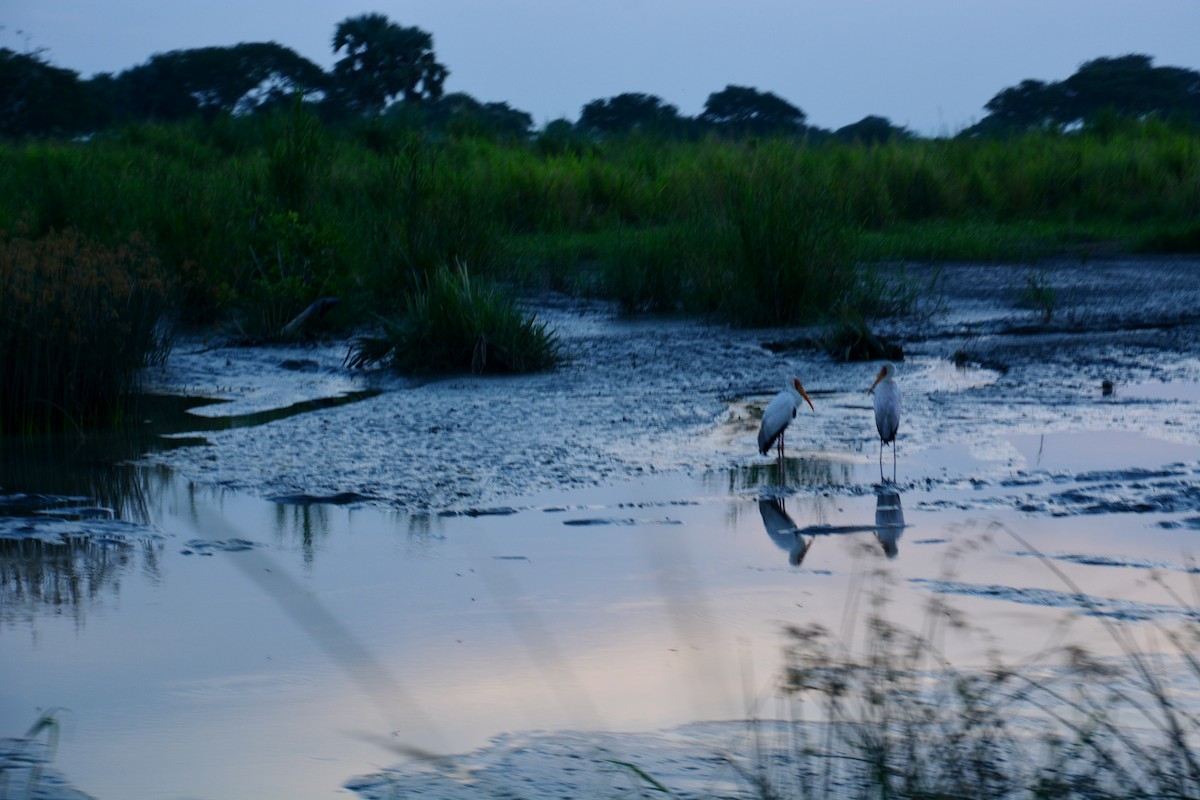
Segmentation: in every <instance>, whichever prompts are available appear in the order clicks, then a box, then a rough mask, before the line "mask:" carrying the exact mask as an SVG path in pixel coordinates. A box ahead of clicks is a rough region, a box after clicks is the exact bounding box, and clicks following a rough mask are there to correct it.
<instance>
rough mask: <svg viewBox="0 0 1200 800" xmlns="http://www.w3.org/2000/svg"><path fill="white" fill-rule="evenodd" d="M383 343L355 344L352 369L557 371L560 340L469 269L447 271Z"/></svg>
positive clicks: (428, 284)
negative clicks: (480, 280) (387, 367)
mask: <svg viewBox="0 0 1200 800" xmlns="http://www.w3.org/2000/svg"><path fill="white" fill-rule="evenodd" d="M381 324H382V328H383V333H382V335H381V336H375V337H369V336H368V337H360V338H358V339H356V340H355V342H354V345H353V347H352V348H351V351H350V353H349V355H348V356H347V363H348V364H349V366H351V367H354V368H358V367H366V366H371V365H372V364H378V363H383V364H387V365H388V366H391V367H392V368H394V369H396V370H399V371H401V372H408V373H426V372H458V371H462V372H466V371H468V370H469V371H471V372H474V373H476V374H479V373H504V372H514V373H521V372H538V371H542V370H547V369H552V368H553V367H554V366H555V365H556V364H558V362H559V360H560V359H561V357H562V354H561V348H560V344H559V341H558V337H557V335H556V334H555V333H554V332H553V331H552V330H550V329H549V328H548V326H547V324H546V323H545V322H539V321H538V320H537V319H536V317H534V316H533V315H531V314H527V313H525V312H523V311H521V310H520V309H519V308H517V306H516V304H515V303H514V302H513V300H512V299H511V298H510V297H508V296H507V295H505V294H504V293H503V292H501V291H500V290H499V289H497V288H495V287H494V286H491V285H489V284H487V283H486V282H483V283H481V282H479V281H476V280H474V279H472V278H471V276H470V274H469V273H468V271H467V267H466V265H465V264H462V263H460V264H458V265H457V266H455V267H454V268H449V267H443V268H441V269H439V270H437V271H435V272H434V273H433V274H432V275H430V276H429V277H428V278H427V279H426V280H425V282H424V283H423V285H422V286H421V287H420V288H418V289H416V290H414V291H413V292H412V293H411V294H410V295H409V297H408V298H407V301H406V305H405V310H404V313H403V315H402V316H400V317H398V318H395V319H386V318H385V319H383V320H382V322H381Z"/></svg>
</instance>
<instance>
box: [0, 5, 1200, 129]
mask: <svg viewBox="0 0 1200 800" xmlns="http://www.w3.org/2000/svg"><path fill="white" fill-rule="evenodd" d="M369 12H379V13H382V14H385V15H386V16H387V17H388V18H389V19H390V20H391V21H393V22H396V23H398V24H400V25H404V26H416V27H418V28H421V29H422V30H424V31H427V32H428V33H430V34H432V35H433V43H434V52H435V54H436V56H437V59H438V60H439V61H440V62H441V63H442V64H445V65H446V66H447V67H448V68H449V70H450V77H449V78H448V79H447V81H446V84H445V90H446V91H447V92H466V93H467V94H470V95H471V96H473V97H475V98H476V99H477V100H480V101H482V102H500V101H503V102H507V103H508V104H509V105H511V106H512V107H513V108H517V109H520V110H522V111H526V112H528V113H529V114H531V115H532V116H533V119H534V123H535V124H536V125H537V126H538V127H541V126H542V125H544V124H545V123H546V122H549V121H551V120H553V119H558V118H563V117H565V118H567V119H570V120H576V119H578V117H579V112H580V109H581V108H582V107H583V106H584V105H585V104H587V103H588V102H590V101H592V100H597V99H603V98H609V97H613V96H615V95H618V94H621V93H623V92H642V93H645V94H651V95H656V96H658V97H660V98H661V99H662V100H663V101H665V102H667V103H670V104H672V105H674V106H676V107H677V108H678V109H679V111H680V113H682V114H685V115H688V116H694V115H696V114H699V113H700V112H701V111H703V109H704V102H705V100H706V99H707V98H708V96H709V95H710V94H711V93H713V92H717V91H720V90H722V89H724V88H725V87H726V86H727V85H730V84H733V85H738V86H751V87H754V88H756V89H758V90H760V91H764V92H766V91H769V92H774V93H775V94H777V95H779V96H780V97H782V98H783V99H785V100H787V101H788V102H790V103H792V104H793V105H795V106H798V107H799V108H800V109H801V110H802V111H804V113H805V114H806V115H807V117H808V119H807V122H808V124H810V125H816V126H819V127H822V128H830V129H837V128H840V127H842V126H843V125H849V124H850V123H853V122H857V121H858V120H860V119H862V118H863V117H865V116H867V115H876V116H883V117H887V118H888V119H890V120H891V121H892V123H894V124H897V125H904V126H906V127H909V128H911V129H912V130H914V131H916V132H917V133H920V134H922V135H927V136H932V135H947V134H953V133H956V132H958V131H960V130H961V129H962V128H964V127H966V126H968V125H971V124H973V123H975V122H978V121H979V120H980V119H981V118H982V117H984V116H985V115H986V113H987V112H986V111H985V109H984V108H983V107H984V105H985V104H986V103H987V102H988V100H990V99H991V98H992V97H993V96H995V95H996V93H997V92H999V91H1000V90H1002V89H1004V88H1007V87H1009V86H1014V85H1016V84H1017V83H1019V82H1020V81H1022V80H1024V79H1026V78H1036V79H1039V80H1044V81H1057V80H1063V79H1065V78H1067V77H1069V76H1070V75H1071V74H1072V73H1073V72H1075V70H1076V69H1077V68H1078V67H1079V66H1080V65H1081V64H1082V63H1084V62H1085V61H1089V60H1091V59H1093V58H1099V57H1103V56H1119V55H1125V54H1128V53H1145V54H1148V55H1151V56H1153V57H1154V63H1155V65H1157V66H1179V67H1186V68H1189V69H1196V70H1200V47H1198V46H1197V44H1196V41H1197V32H1198V31H1200V0H1145V1H1144V2H1135V1H1134V0H1006V2H994V1H991V0H906V2H900V0H824V1H823V2H812V0H403V2H397V1H395V0H250V2H247V0H203V1H202V2H201V1H200V0H103V2H102V1H101V0H0V26H2V28H0V47H8V48H10V49H13V50H18V51H22V52H27V51H29V50H41V51H42V54H43V57H44V58H46V59H47V60H48V61H49V62H50V63H52V64H54V65H55V66H58V67H65V68H67V69H72V70H75V71H77V72H79V73H80V75H81V76H82V77H85V78H87V77H91V76H92V75H93V74H95V73H97V72H114V73H115V72H120V71H121V70H124V69H128V68H130V67H134V66H137V65H138V64H142V63H144V62H145V61H146V60H147V59H149V58H150V56H152V55H153V54H154V53H159V52H166V51H169V50H178V49H185V48H192V47H209V46H215V45H222V46H224V45H234V44H238V43H240V42H264V41H274V42H278V43H279V44H282V45H285V46H287V47H290V48H292V49H293V50H295V51H296V52H298V53H299V54H300V55H302V56H304V57H305V58H308V59H310V60H311V61H313V62H315V63H317V64H318V65H320V66H321V67H322V68H324V69H329V68H330V67H332V65H333V62H334V61H335V60H336V57H335V56H334V54H333V51H332V46H331V41H332V38H333V32H334V29H335V28H336V26H337V24H338V23H339V22H340V21H342V20H344V19H346V18H348V17H352V16H358V15H360V14H364V13H369Z"/></svg>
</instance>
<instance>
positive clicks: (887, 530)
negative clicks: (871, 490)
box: [875, 490, 904, 558]
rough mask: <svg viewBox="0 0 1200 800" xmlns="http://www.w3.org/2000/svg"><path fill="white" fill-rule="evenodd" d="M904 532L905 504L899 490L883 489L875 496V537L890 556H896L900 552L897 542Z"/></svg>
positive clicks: (884, 551)
mask: <svg viewBox="0 0 1200 800" xmlns="http://www.w3.org/2000/svg"><path fill="white" fill-rule="evenodd" d="M903 532H904V506H903V505H901V504H900V494H899V492H893V491H886V490H885V491H881V492H880V493H879V494H878V495H876V496H875V538H876V539H878V540H879V545H880V547H882V548H883V554H884V555H886V556H887V557H888V558H895V557H896V554H897V553H898V552H899V547H898V546H897V543H898V542H899V541H900V534H901V533H903Z"/></svg>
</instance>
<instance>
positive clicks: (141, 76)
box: [112, 42, 327, 120]
mask: <svg viewBox="0 0 1200 800" xmlns="http://www.w3.org/2000/svg"><path fill="white" fill-rule="evenodd" d="M114 80H115V84H116V85H115V86H114V87H112V88H113V90H114V91H115V92H116V93H117V95H118V96H119V97H121V98H122V105H123V107H124V109H125V111H126V113H127V115H128V116H132V117H134V118H142V119H144V118H150V119H165V120H172V119H180V118H183V117H188V116H193V115H196V114H201V115H204V116H207V117H212V116H214V115H216V114H218V113H228V114H233V113H246V112H250V111H255V110H257V109H259V108H261V107H265V106H268V105H278V104H279V103H280V102H281V101H283V100H285V99H287V98H290V97H293V96H294V95H296V94H297V93H298V94H300V95H302V96H309V95H312V94H315V93H316V92H319V91H321V90H322V89H323V88H324V87H325V85H326V83H327V79H326V76H325V73H324V71H322V69H321V68H320V67H318V66H317V65H316V64H314V63H312V62H311V61H309V60H308V59H306V58H304V57H302V56H300V55H299V54H297V53H296V52H295V51H294V50H292V49H291V48H288V47H284V46H283V45H280V44H276V43H275V42H255V43H242V44H238V45H234V46H232V47H200V48H195V49H190V50H172V51H171V52H168V53H157V54H155V55H153V56H151V58H150V60H149V61H147V62H146V63H145V64H143V65H141V66H137V67H134V68H133V69H130V70H126V71H125V72H122V73H121V74H120V75H118V76H117V77H116V78H115V79H114Z"/></svg>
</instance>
